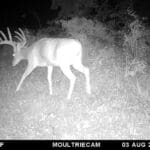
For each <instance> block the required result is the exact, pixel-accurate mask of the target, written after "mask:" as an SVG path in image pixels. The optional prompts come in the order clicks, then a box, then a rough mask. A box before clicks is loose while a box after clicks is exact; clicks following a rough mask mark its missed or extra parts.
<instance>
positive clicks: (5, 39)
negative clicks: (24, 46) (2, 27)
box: [0, 27, 16, 50]
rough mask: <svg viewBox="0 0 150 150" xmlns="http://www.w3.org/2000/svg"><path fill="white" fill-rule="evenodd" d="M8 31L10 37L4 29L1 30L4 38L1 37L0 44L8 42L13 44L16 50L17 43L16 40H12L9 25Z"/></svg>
mask: <svg viewBox="0 0 150 150" xmlns="http://www.w3.org/2000/svg"><path fill="white" fill-rule="evenodd" d="M7 32H8V38H7V36H6V35H5V34H4V32H3V31H0V35H1V36H2V38H0V45H2V44H8V45H11V46H12V47H13V49H14V50H15V49H16V45H15V42H14V41H13V40H12V36H11V32H10V29H9V28H8V27H7Z"/></svg>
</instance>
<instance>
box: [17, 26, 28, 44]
mask: <svg viewBox="0 0 150 150" xmlns="http://www.w3.org/2000/svg"><path fill="white" fill-rule="evenodd" d="M18 30H19V31H20V32H18V31H15V33H16V34H17V35H15V37H16V38H17V39H18V40H19V41H20V43H21V45H22V46H24V45H25V44H26V42H27V40H26V37H25V34H24V32H23V30H22V29H20V28H18Z"/></svg>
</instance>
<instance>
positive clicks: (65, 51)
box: [0, 28, 91, 99]
mask: <svg viewBox="0 0 150 150" xmlns="http://www.w3.org/2000/svg"><path fill="white" fill-rule="evenodd" d="M7 32H8V37H7V36H6V35H5V34H4V32H2V31H0V34H1V36H2V38H0V44H8V45H11V46H12V47H13V57H14V58H13V62H12V65H13V66H15V65H17V64H18V63H19V62H20V61H21V60H23V59H26V60H27V61H28V66H27V68H26V70H25V72H24V74H23V76H22V78H21V80H20V82H19V84H18V86H17V89H16V91H18V90H19V89H20V86H21V84H22V83H23V81H24V79H25V78H26V77H27V76H28V75H29V74H30V73H31V72H32V71H33V70H34V69H35V68H36V67H38V66H41V67H44V66H46V67H47V68H48V74H47V79H48V82H49V91H50V94H52V81H51V75H52V70H53V66H59V67H60V68H61V70H62V72H63V73H64V74H65V75H66V76H67V78H68V79H69V80H70V88H69V92H68V96H67V98H68V99H70V98H71V95H72V92H73V89H74V84H75V80H76V77H75V75H74V74H73V73H72V72H71V69H70V66H71V65H72V66H73V67H74V68H75V69H77V70H78V71H80V72H82V73H83V74H84V75H85V77H86V91H87V93H89V94H90V93H91V86H90V74H89V69H88V68H87V67H85V66H83V64H82V45H81V43H80V42H79V41H78V40H76V39H69V38H42V39H40V40H38V41H37V42H35V43H33V44H32V45H31V46H29V47H27V46H25V45H26V37H25V34H24V32H23V31H22V30H21V29H20V28H19V32H18V31H15V38H16V39H18V40H19V42H15V41H13V40H12V36H11V32H10V30H9V28H7Z"/></svg>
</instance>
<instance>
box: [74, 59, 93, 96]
mask: <svg viewBox="0 0 150 150" xmlns="http://www.w3.org/2000/svg"><path fill="white" fill-rule="evenodd" d="M73 67H74V68H75V69H76V70H78V71H80V72H82V73H83V74H84V75H85V78H86V92H87V93H88V94H91V85H90V71H89V68H87V67H85V66H84V65H83V64H82V63H81V62H80V61H79V62H76V63H74V64H73Z"/></svg>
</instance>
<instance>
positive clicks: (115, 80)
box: [0, 50, 150, 140]
mask: <svg viewBox="0 0 150 150" xmlns="http://www.w3.org/2000/svg"><path fill="white" fill-rule="evenodd" d="M0 57H1V59H0V139H101V140H102V139H149V138H150V117H149V113H150V101H148V99H145V98H143V97H142V96H141V95H138V94H137V92H136V89H135V88H133V86H134V84H133V85H132V84H131V83H130V84H129V83H128V82H129V81H130V78H128V79H126V78H124V75H123V71H122V69H121V65H120V60H121V58H119V57H116V56H115V55H114V52H113V51H112V50H110V51H109V50H108V51H101V53H100V54H98V55H93V56H90V59H89V65H88V66H89V69H90V74H91V87H92V94H91V95H88V94H87V93H86V92H85V78H84V76H83V75H82V74H81V73H79V72H77V71H76V70H74V69H73V68H72V71H73V73H74V74H75V75H76V76H77V81H76V84H75V88H74V91H73V95H72V98H71V99H70V100H67V99H66V96H67V92H68V89H69V81H68V79H67V78H66V77H65V76H64V75H63V73H62V72H61V71H60V70H59V68H55V69H54V72H53V92H54V95H52V96H50V95H49V91H48V82H47V78H46V77H47V74H46V73H47V70H46V68H37V69H35V70H34V71H33V72H32V74H31V75H30V76H29V77H27V78H26V79H25V81H24V83H23V84H22V86H21V89H20V91H18V92H17V93H16V92H15V89H16V87H17V85H18V83H19V81H20V79H21V76H22V74H23V72H24V70H25V68H26V65H27V63H26V62H25V61H22V62H21V63H20V64H19V65H17V66H16V67H12V66H11V61H12V56H11V52H10V53H4V54H3V55H1V56H0ZM116 58H118V59H116ZM119 59H120V60H119ZM116 62H117V63H118V64H119V65H118V64H117V63H116ZM134 90H135V91H134Z"/></svg>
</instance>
